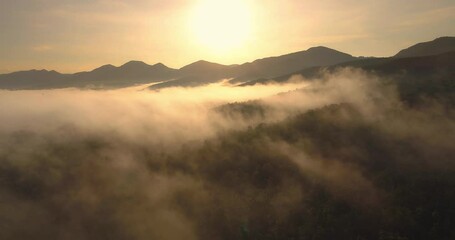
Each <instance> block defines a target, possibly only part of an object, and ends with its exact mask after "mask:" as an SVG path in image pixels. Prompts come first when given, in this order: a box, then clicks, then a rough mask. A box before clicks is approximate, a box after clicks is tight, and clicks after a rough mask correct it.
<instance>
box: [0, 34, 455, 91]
mask: <svg viewBox="0 0 455 240" xmlns="http://www.w3.org/2000/svg"><path fill="white" fill-rule="evenodd" d="M450 51H455V37H441V38H438V39H435V40H434V41H431V42H425V43H419V44H417V45H414V46H412V47H410V48H407V49H405V50H402V51H400V52H399V53H398V54H397V55H396V56H395V57H393V58H366V59H365V58H356V57H353V56H351V55H349V54H346V53H342V52H339V51H337V50H333V49H330V48H327V47H313V48H310V49H308V50H305V51H300V52H295V53H291V54H286V55H282V56H277V57H268V58H263V59H258V60H255V61H253V62H248V63H244V64H241V65H222V64H218V63H212V62H207V61H202V60H201V61H197V62H194V63H191V64H189V65H187V66H184V67H182V68H180V69H172V68H169V67H167V66H165V65H164V64H162V63H158V64H155V65H148V64H146V63H144V62H141V61H130V62H128V63H125V64H124V65H122V66H119V67H116V66H113V65H104V66H101V67H99V68H96V69H94V70H92V71H89V72H79V73H75V74H61V73H58V72H55V71H47V70H31V71H21V72H14V73H10V74H0V89H11V90H17V89H52V88H67V87H76V88H94V89H106V88H121V87H128V86H134V85H138V84H148V83H150V84H152V83H156V84H154V85H152V86H150V89H160V88H166V87H178V86H180V87H194V86H200V85H204V84H209V83H214V82H218V81H220V80H223V79H230V82H231V83H233V84H244V85H251V84H257V83H264V82H267V81H271V79H273V80H274V81H285V80H287V78H289V76H291V75H293V74H302V75H304V76H305V75H308V76H310V75H312V76H315V75H317V74H318V72H319V71H320V70H321V69H323V68H324V69H325V67H329V69H333V67H341V66H351V67H360V68H365V69H367V68H379V70H381V69H382V70H384V69H386V68H387V66H389V67H388V69H394V68H395V67H397V66H400V65H399V64H404V63H403V62H400V61H394V60H393V59H398V58H409V57H416V56H417V57H418V56H428V55H437V54H441V53H445V52H450ZM403 61H404V60H403ZM406 61H408V60H406ZM409 61H412V62H413V63H416V64H417V62H418V61H419V60H409ZM422 61H427V60H422ZM420 63H422V62H420ZM420 63H419V64H420ZM381 64H383V65H381ZM435 64H436V63H435ZM402 66H404V65H402ZM433 67H434V66H433ZM397 69H403V68H400V67H398V68H397ZM404 69H407V68H404ZM411 70H412V71H414V72H419V71H424V70H425V67H424V66H421V65H416V66H415V68H413V69H411Z"/></svg>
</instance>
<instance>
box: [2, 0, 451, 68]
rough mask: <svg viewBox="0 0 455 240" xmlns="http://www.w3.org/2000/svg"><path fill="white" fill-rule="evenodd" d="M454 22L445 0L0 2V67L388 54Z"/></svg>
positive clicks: (428, 37)
mask: <svg viewBox="0 0 455 240" xmlns="http://www.w3.org/2000/svg"><path fill="white" fill-rule="evenodd" d="M234 2H235V4H233V3H234ZM454 23H455V1H453V0H431V1H430V0H412V1H411V0H394V1H392V0H381V1H378V0H363V1H355V0H280V1H278V0H243V1H242V0H160V1H158V0H0V34H1V35H0V72H1V73H4V72H11V71H16V70H25V69H54V70H57V71H60V72H64V73H70V72H76V71H81V70H91V69H93V68H95V67H98V66H100V65H103V64H107V63H111V64H114V65H121V64H123V63H125V62H127V61H129V60H142V61H145V62H147V63H149V64H154V63H158V62H162V63H164V64H166V65H167V66H169V67H174V68H180V67H182V66H183V65H186V64H188V63H191V62H194V61H197V60H200V59H204V60H208V61H213V62H218V63H223V64H232V63H243V62H247V61H252V60H254V59H257V58H262V57H267V56H273V55H281V54H285V53H290V52H295V51H300V50H305V49H307V48H309V47H312V46H319V45H324V46H327V47H331V48H334V49H337V50H340V51H343V52H346V53H350V54H353V55H356V56H358V55H364V56H390V55H393V54H395V53H396V52H397V51H398V50H400V49H402V48H405V47H408V46H409V45H412V44H414V43H417V42H422V41H429V40H432V39H434V38H436V37H440V36H454V35H455V24H454ZM216 26H220V27H218V28H216ZM220 29H221V30H223V31H221V30H220ZM234 33H236V34H234Z"/></svg>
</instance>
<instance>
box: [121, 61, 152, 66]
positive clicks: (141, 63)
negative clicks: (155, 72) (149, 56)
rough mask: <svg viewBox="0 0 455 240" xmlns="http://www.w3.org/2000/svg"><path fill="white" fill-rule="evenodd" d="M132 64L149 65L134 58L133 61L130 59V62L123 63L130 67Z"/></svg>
mask: <svg viewBox="0 0 455 240" xmlns="http://www.w3.org/2000/svg"><path fill="white" fill-rule="evenodd" d="M130 66H149V65H148V64H146V63H145V62H142V61H137V60H132V61H129V62H127V63H125V64H123V65H122V66H121V67H130Z"/></svg>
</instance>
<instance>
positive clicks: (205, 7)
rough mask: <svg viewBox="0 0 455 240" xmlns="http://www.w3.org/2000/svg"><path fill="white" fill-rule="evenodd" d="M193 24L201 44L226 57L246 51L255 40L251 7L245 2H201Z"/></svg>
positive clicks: (196, 37)
mask: <svg viewBox="0 0 455 240" xmlns="http://www.w3.org/2000/svg"><path fill="white" fill-rule="evenodd" d="M189 23H190V26H189V27H190V30H191V32H192V34H193V35H194V37H195V40H196V41H197V42H198V44H200V45H202V46H203V47H204V48H207V49H208V50H210V51H212V52H218V53H225V52H228V51H231V50H234V49H236V48H239V47H242V46H243V45H245V44H246V42H247V40H248V39H249V37H250V36H251V32H252V12H251V7H250V6H249V4H248V3H247V1H245V0H200V1H199V2H198V3H197V4H196V6H195V8H194V9H193V11H192V13H191V17H190V21H189Z"/></svg>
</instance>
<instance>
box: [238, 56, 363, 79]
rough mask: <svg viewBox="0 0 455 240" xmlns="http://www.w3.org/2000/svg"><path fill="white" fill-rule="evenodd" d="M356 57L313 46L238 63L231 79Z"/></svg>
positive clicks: (267, 74)
mask: <svg viewBox="0 0 455 240" xmlns="http://www.w3.org/2000/svg"><path fill="white" fill-rule="evenodd" d="M355 59H356V58H355V57H353V56H351V55H349V54H346V53H342V52H339V51H336V50H333V49H330V48H326V47H313V48H310V49H308V50H306V51H300V52H296V53H291V54H287V55H283V56H279V57H269V58H264V59H259V60H256V61H254V62H251V63H245V64H242V65H240V66H239V67H238V68H236V69H235V70H234V74H233V75H234V76H236V78H235V79H234V80H233V81H231V82H233V83H235V82H243V81H245V80H249V79H251V78H269V77H276V76H280V75H283V74H286V73H290V72H294V71H298V70H300V69H303V68H309V67H315V66H330V65H333V64H338V63H341V62H347V61H353V60H355Z"/></svg>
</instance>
